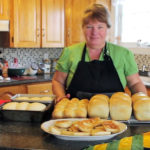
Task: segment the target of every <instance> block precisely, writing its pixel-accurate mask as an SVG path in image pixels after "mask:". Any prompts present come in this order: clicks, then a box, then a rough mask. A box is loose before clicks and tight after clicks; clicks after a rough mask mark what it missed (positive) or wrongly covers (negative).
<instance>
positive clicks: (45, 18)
mask: <svg viewBox="0 0 150 150" xmlns="http://www.w3.org/2000/svg"><path fill="white" fill-rule="evenodd" d="M42 47H64V0H42Z"/></svg>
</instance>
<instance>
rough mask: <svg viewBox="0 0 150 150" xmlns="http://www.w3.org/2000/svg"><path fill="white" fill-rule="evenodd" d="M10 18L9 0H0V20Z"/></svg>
mask: <svg viewBox="0 0 150 150" xmlns="http://www.w3.org/2000/svg"><path fill="white" fill-rule="evenodd" d="M9 19H10V0H0V20H9Z"/></svg>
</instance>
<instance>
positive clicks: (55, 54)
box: [0, 48, 62, 67]
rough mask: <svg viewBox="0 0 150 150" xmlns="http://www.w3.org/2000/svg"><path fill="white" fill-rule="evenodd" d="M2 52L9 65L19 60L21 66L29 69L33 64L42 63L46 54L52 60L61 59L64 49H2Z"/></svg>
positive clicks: (0, 49)
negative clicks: (15, 59)
mask: <svg viewBox="0 0 150 150" xmlns="http://www.w3.org/2000/svg"><path fill="white" fill-rule="evenodd" d="M0 51H1V52H2V57H3V58H5V59H6V60H7V61H8V63H9V65H10V64H11V63H12V62H13V60H14V58H17V59H18V63H19V64H20V65H21V66H23V67H29V66H30V65H31V63H33V62H36V63H41V62H42V59H43V58H44V54H47V56H48V58H49V59H50V60H51V59H57V58H59V56H60V54H61V51H62V48H0Z"/></svg>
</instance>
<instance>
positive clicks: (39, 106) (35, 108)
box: [27, 102, 46, 111]
mask: <svg viewBox="0 0 150 150" xmlns="http://www.w3.org/2000/svg"><path fill="white" fill-rule="evenodd" d="M45 108H46V105H45V104H42V103H37V102H35V103H30V104H29V105H28V107H27V110H31V111H43V110H44V109H45Z"/></svg>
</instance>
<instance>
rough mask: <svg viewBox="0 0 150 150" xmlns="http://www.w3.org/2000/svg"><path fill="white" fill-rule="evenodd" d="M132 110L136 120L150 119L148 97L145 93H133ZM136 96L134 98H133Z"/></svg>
mask: <svg viewBox="0 0 150 150" xmlns="http://www.w3.org/2000/svg"><path fill="white" fill-rule="evenodd" d="M133 96H134V103H133V111H134V116H135V118H136V119H137V120H141V121H148V120H150V97H148V96H145V95H143V96H142V95H141V94H140V95H139V94H136V95H133ZM135 97H136V98H135Z"/></svg>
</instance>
